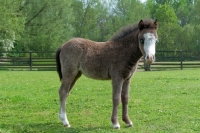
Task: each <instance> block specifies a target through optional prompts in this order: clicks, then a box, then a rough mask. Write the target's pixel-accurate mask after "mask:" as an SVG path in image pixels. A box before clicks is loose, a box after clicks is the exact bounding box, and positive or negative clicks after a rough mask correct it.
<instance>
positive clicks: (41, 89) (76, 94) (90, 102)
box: [0, 69, 200, 133]
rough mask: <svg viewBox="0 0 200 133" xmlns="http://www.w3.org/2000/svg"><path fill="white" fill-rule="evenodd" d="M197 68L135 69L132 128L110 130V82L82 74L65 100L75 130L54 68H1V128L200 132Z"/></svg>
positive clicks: (50, 131) (100, 132)
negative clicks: (63, 108) (62, 109)
mask: <svg viewBox="0 0 200 133" xmlns="http://www.w3.org/2000/svg"><path fill="white" fill-rule="evenodd" d="M199 72H200V69H195V70H178V71H162V72H161V71H159V72H153V71H152V72H137V73H136V74H135V75H134V77H133V78H132V81H131V82H132V83H131V86H130V87H131V89H130V100H129V115H130V118H131V119H132V121H133V123H134V127H132V128H126V126H125V124H124V123H123V122H122V120H121V106H120V107H119V120H120V124H121V129H120V130H117V131H116V130H114V129H112V127H111V125H110V115H111V109H112V100H111V97H112V96H111V94H112V92H111V90H112V89H111V82H110V81H99V80H91V79H88V78H86V77H84V76H82V77H81V78H80V79H79V80H78V82H77V83H76V85H75V86H74V88H73V89H72V91H71V93H70V95H69V97H68V101H67V115H68V119H69V121H70V124H71V126H72V127H71V128H66V127H63V125H62V124H61V122H60V120H59V118H58V111H59V98H58V88H59V86H60V82H59V78H58V75H57V73H56V72H41V71H40V72H24V71H20V72H17V71H0V75H1V76H0V81H1V84H0V120H1V121H0V132H14V133H15V132H20V133H27V132H45V133H47V132H48V133H55V132H57V133H76V132H81V133H82V132H83V133H84V132H85V133H88V132H91V133H96V132H98V133H105V132H106V133H116V132H120V133H133V132H150V133H152V132H170V133H171V132H198V131H199V130H200V125H199V124H200V119H199V113H200V112H199V111H200V99H199V96H200V84H199V81H200V78H199V75H198V74H197V73H199Z"/></svg>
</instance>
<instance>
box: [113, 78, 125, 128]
mask: <svg viewBox="0 0 200 133" xmlns="http://www.w3.org/2000/svg"><path fill="white" fill-rule="evenodd" d="M122 84H123V81H122V80H119V79H118V80H117V79H112V87H113V90H112V101H113V109H112V116H111V122H112V125H113V128H115V129H119V128H120V124H119V121H118V106H119V103H120V102H121V90H122Z"/></svg>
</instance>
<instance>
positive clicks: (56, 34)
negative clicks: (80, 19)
mask: <svg viewBox="0 0 200 133" xmlns="http://www.w3.org/2000/svg"><path fill="white" fill-rule="evenodd" d="M71 1H72V0H64V1H63V0H37V1H30V0H26V1H24V6H23V8H22V11H23V12H24V13H26V14H27V17H26V23H25V32H24V35H23V40H22V41H21V42H20V44H21V45H20V46H23V49H24V50H31V51H39V50H55V49H56V48H57V47H58V46H60V45H61V44H62V43H64V42H65V41H66V40H68V39H69V38H71V36H72V35H71V30H72V25H71V23H72V22H73V20H74V17H73V16H72V10H71Z"/></svg>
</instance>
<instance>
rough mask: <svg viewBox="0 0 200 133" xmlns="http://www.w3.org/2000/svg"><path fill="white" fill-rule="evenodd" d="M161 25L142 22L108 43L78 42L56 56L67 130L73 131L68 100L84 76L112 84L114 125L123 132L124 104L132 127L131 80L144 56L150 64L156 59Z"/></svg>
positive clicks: (63, 116) (126, 119)
mask: <svg viewBox="0 0 200 133" xmlns="http://www.w3.org/2000/svg"><path fill="white" fill-rule="evenodd" d="M157 28H158V22H157V20H156V21H153V20H141V21H140V22H139V23H138V24H135V25H131V26H128V27H126V28H122V29H121V30H120V31H119V32H117V33H116V34H114V35H113V37H112V38H111V39H110V40H108V41H107V42H94V41H91V40H87V39H83V38H74V39H71V40H69V41H68V42H66V43H65V44H63V45H62V46H61V47H60V48H59V49H58V50H57V52H56V63H57V72H58V74H59V77H60V80H61V82H62V84H61V87H60V90H59V96H60V112H59V117H60V119H61V121H62V123H63V125H64V126H67V127H70V124H69V121H68V119H67V115H66V98H67V97H68V95H69V93H70V90H71V89H72V88H73V86H74V84H75V82H76V81H77V79H78V78H79V77H80V76H81V75H82V74H84V75H85V76H87V77H89V78H93V79H100V80H107V79H111V80H112V101H113V109H112V115H111V122H112V125H113V128H116V129H119V128H120V125H119V122H118V105H119V103H120V102H122V120H123V121H124V122H125V123H126V125H127V126H128V127H130V126H132V125H133V124H132V122H131V120H130V119H129V116H128V96H129V94H128V92H129V84H130V79H131V76H132V75H133V73H134V72H135V71H136V69H137V64H138V61H139V59H140V58H141V57H142V56H143V55H144V56H145V59H146V61H147V63H148V64H151V63H152V62H153V61H154V59H155V43H156V41H157V39H158V35H157V31H156V30H157Z"/></svg>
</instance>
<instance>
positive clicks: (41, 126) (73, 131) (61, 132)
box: [0, 123, 114, 133]
mask: <svg viewBox="0 0 200 133" xmlns="http://www.w3.org/2000/svg"><path fill="white" fill-rule="evenodd" d="M0 129H1V131H3V132H5V133H11V132H12V133H18V132H20V133H33V132H34V133H35V132H44V133H82V132H95V133H96V132H98V133H101V132H102V133H103V132H114V129H112V128H111V127H110V126H105V127H98V126H97V127H95V126H93V127H70V128H67V127H64V126H62V125H61V124H60V123H33V124H32V123H24V124H22V123H17V124H15V125H12V124H1V125H0Z"/></svg>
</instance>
